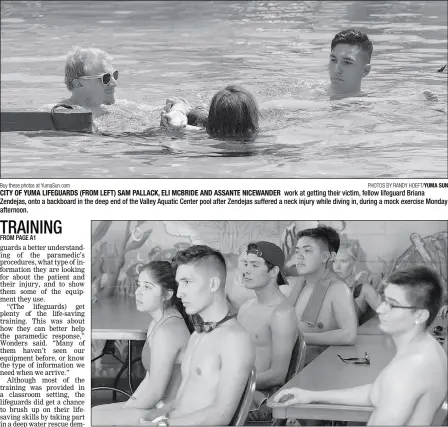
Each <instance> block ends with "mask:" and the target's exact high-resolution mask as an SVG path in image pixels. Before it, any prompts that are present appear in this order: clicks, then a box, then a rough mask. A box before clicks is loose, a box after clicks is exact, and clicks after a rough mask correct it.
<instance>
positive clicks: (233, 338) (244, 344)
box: [216, 319, 252, 356]
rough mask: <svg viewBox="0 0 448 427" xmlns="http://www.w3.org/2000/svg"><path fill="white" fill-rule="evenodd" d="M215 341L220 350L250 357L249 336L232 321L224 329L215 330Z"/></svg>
mask: <svg viewBox="0 0 448 427" xmlns="http://www.w3.org/2000/svg"><path fill="white" fill-rule="evenodd" d="M216 332H218V333H217V334H216V341H217V343H219V346H220V348H221V349H222V350H224V351H227V350H230V351H232V352H235V350H237V351H238V353H239V354H241V353H243V354H248V355H249V356H250V355H252V339H251V337H250V334H249V333H248V332H247V331H246V330H245V329H244V328H243V327H242V326H241V325H240V324H239V323H238V322H237V321H236V320H235V319H234V321H231V323H230V322H229V324H228V325H226V326H225V327H221V328H219V329H216Z"/></svg>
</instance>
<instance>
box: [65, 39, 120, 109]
mask: <svg viewBox="0 0 448 427" xmlns="http://www.w3.org/2000/svg"><path fill="white" fill-rule="evenodd" d="M117 79H118V70H115V69H114V68H113V66H112V58H111V57H110V56H109V55H108V54H107V53H106V52H104V51H103V50H101V49H96V48H87V49H83V48H82V47H79V46H75V48H74V49H73V50H72V51H71V52H69V53H68V55H67V62H66V65H65V85H66V86H67V89H68V90H69V91H70V92H71V93H72V95H71V98H70V100H71V101H72V102H73V103H74V104H77V105H81V106H84V107H99V106H100V105H101V104H106V105H111V104H113V103H114V102H115V87H116V86H117Z"/></svg>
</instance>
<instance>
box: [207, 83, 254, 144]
mask: <svg viewBox="0 0 448 427" xmlns="http://www.w3.org/2000/svg"><path fill="white" fill-rule="evenodd" d="M259 114H260V113H259V111H258V106H257V102H256V101H255V98H254V96H253V95H252V94H251V93H250V92H248V91H247V90H245V89H243V88H242V87H240V86H234V85H231V86H227V87H226V88H225V89H223V90H220V91H219V92H218V93H216V94H215V95H214V96H213V98H212V102H211V104H210V109H209V113H208V122H207V132H208V133H209V134H210V135H216V136H244V135H250V134H251V133H254V132H256V131H257V130H258V116H259Z"/></svg>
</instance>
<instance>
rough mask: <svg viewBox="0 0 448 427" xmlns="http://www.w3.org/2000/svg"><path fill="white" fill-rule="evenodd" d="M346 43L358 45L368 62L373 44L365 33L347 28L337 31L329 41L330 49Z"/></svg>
mask: <svg viewBox="0 0 448 427" xmlns="http://www.w3.org/2000/svg"><path fill="white" fill-rule="evenodd" d="M340 43H343V44H348V45H350V46H358V47H359V48H360V49H361V51H362V52H363V53H364V54H365V55H366V58H367V63H370V59H371V58H372V52H373V46H372V42H371V41H370V40H369V38H368V37H367V34H365V33H362V32H361V31H359V30H355V29H353V28H348V29H346V30H342V31H341V32H339V33H337V34H336V35H335V36H334V38H333V40H332V41H331V50H333V49H334V48H335V46H337V45H338V44H340Z"/></svg>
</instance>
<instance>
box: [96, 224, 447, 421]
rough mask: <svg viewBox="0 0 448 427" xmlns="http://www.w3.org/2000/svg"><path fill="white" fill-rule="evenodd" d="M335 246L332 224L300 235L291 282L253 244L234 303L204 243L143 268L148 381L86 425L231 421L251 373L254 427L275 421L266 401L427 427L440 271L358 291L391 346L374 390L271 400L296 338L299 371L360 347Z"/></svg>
mask: <svg viewBox="0 0 448 427" xmlns="http://www.w3.org/2000/svg"><path fill="white" fill-rule="evenodd" d="M340 246H341V245H340V238H339V235H338V233H337V232H336V231H335V230H334V229H333V228H331V227H327V226H319V227H317V228H311V229H306V230H302V231H300V232H299V234H298V236H297V242H296V245H295V262H296V265H295V268H296V271H297V274H298V276H295V277H289V278H287V277H286V275H285V272H284V265H285V256H284V253H283V251H282V249H281V248H280V247H278V246H277V245H275V244H273V243H270V242H265V241H260V242H253V243H248V244H247V245H245V247H244V250H243V251H242V252H241V254H240V257H239V264H238V265H239V267H238V274H239V275H240V279H241V282H242V284H243V286H244V287H245V288H246V290H247V291H248V293H247V294H246V300H245V301H243V300H242V299H241V298H239V302H238V304H232V300H233V298H229V292H228V291H229V290H230V289H232V287H229V286H228V285H227V284H226V278H227V268H226V261H225V258H224V257H223V255H222V254H221V253H220V252H219V251H217V250H214V249H212V248H210V247H208V246H204V245H196V246H192V247H189V248H187V249H184V250H181V251H179V252H178V253H177V254H176V255H175V256H174V258H173V260H172V262H171V263H170V262H168V261H152V262H150V263H149V264H147V265H145V266H144V267H143V268H142V269H141V271H140V273H139V277H138V289H137V290H136V304H137V309H138V310H139V311H142V312H147V313H149V314H150V315H151V318H152V320H151V323H150V325H149V328H148V334H147V340H146V342H145V346H144V348H143V350H142V363H143V366H144V367H145V369H146V370H147V373H146V376H145V378H144V380H143V381H142V382H141V384H140V385H139V387H138V388H137V390H136V391H135V392H134V394H133V395H132V397H131V398H130V399H129V400H128V401H126V402H125V403H114V404H109V405H100V406H96V407H94V408H93V409H92V425H139V424H149V425H159V426H166V425H229V423H231V422H232V419H233V417H234V416H235V413H236V411H237V408H238V405H239V403H240V401H241V398H242V395H243V392H244V390H245V387H246V384H247V382H248V378H249V375H250V373H251V372H252V370H253V369H254V368H255V372H256V392H255V395H254V398H253V402H252V407H251V409H250V411H249V415H248V418H247V421H246V423H249V424H250V423H252V424H254V425H257V423H260V422H266V421H272V412H271V410H270V409H269V408H268V407H267V405H266V401H267V399H268V398H269V397H272V398H273V400H274V401H275V402H277V403H278V404H280V405H286V406H287V405H293V404H297V403H311V402H322V403H325V402H327V403H334V404H343V405H344V404H346V405H361V406H373V407H374V411H373V413H372V415H371V417H370V420H369V424H374V425H407V424H419V425H430V424H431V422H432V420H433V418H434V416H435V413H436V411H437V410H438V408H439V407H440V406H441V405H442V403H443V401H444V399H445V396H446V393H447V382H446V377H447V356H446V348H442V346H441V345H440V344H439V343H438V342H437V341H436V339H435V338H433V337H432V335H431V334H430V332H429V330H428V327H429V326H430V325H431V323H432V322H433V320H434V319H435V317H436V316H437V315H438V313H442V310H441V306H442V301H443V298H444V291H443V287H442V285H441V283H440V280H439V278H438V276H437V274H436V273H435V272H434V271H433V270H431V269H429V268H427V267H425V266H415V267H412V268H408V269H404V270H396V271H394V272H393V273H391V274H390V275H389V277H387V278H386V279H385V281H384V283H383V287H382V291H381V293H380V294H375V292H372V290H371V289H370V288H369V289H368V290H367V291H365V292H366V293H367V294H369V297H366V298H365V299H364V302H366V303H367V304H369V305H371V306H372V308H373V309H374V310H375V311H376V313H377V314H378V317H379V321H380V329H381V330H382V331H383V332H384V333H387V334H389V335H390V336H391V337H392V339H393V340H394V342H395V345H396V350H397V351H396V355H395V356H394V358H393V359H392V360H391V362H390V363H389V364H388V366H387V367H386V368H385V369H384V370H383V371H382V373H380V375H379V376H378V378H377V379H376V380H375V381H374V383H373V384H366V385H364V386H360V387H355V388H353V389H346V390H330V391H319V392H312V391H308V390H300V389H289V390H284V391H282V392H279V393H277V392H278V390H279V388H281V387H283V386H284V384H285V382H286V381H287V375H288V371H289V367H290V364H291V363H296V361H294V360H291V359H292V355H293V350H294V348H295V346H296V343H297V342H298V340H304V341H305V343H306V354H305V361H304V365H306V364H308V363H310V362H311V361H312V360H313V359H314V358H316V357H317V356H318V355H319V354H320V353H321V352H322V351H323V350H325V349H326V348H327V347H328V346H330V345H348V346H349V345H353V344H354V343H355V341H356V339H357V333H358V332H357V328H358V323H359V322H358V317H357V309H356V306H357V305H358V303H357V299H358V298H359V297H360V295H361V294H363V291H362V290H361V291H360V292H359V291H358V292H356V288H357V286H353V284H352V287H351V288H350V287H349V286H348V285H347V284H346V283H345V282H344V280H342V279H341V277H340V276H339V275H338V274H336V271H339V272H341V275H343V274H342V271H343V268H341V267H340V266H339V267H335V260H336V259H337V254H338V252H339V249H340ZM227 280H228V278H227ZM355 293H357V295H355ZM359 308H360V307H358V309H359ZM439 310H440V311H439ZM443 313H445V311H444V312H443ZM190 333H191V335H190ZM445 346H446V343H445ZM444 350H445V351H444ZM298 356H299V357H300V356H302V357H303V354H302V355H298ZM300 423H301V424H305V425H312V423H311V421H310V420H300Z"/></svg>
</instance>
